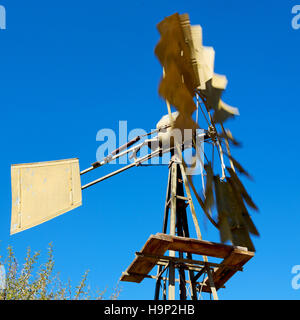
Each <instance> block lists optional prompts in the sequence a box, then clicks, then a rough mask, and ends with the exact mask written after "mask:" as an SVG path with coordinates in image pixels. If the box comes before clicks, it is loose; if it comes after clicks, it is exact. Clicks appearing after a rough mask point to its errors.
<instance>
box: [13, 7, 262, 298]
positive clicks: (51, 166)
mask: <svg viewBox="0 0 300 320" xmlns="http://www.w3.org/2000/svg"><path fill="white" fill-rule="evenodd" d="M157 28H158V30H159V33H160V35H161V38H160V41H159V42H158V44H157V46H156V48H155V54H156V56H157V58H158V60H159V61H160V63H161V65H162V68H163V76H162V79H161V82H160V85H159V95H160V96H161V97H162V98H163V99H164V100H165V101H166V105H167V110H168V114H167V115H166V116H164V117H163V118H162V119H161V120H160V121H159V122H158V123H157V126H156V129H155V130H154V131H152V132H149V133H147V134H145V135H144V136H137V137H136V138H135V139H133V140H131V141H129V142H128V143H126V144H125V145H123V146H120V147H119V148H118V149H116V150H114V151H113V152H111V153H110V154H109V155H108V156H106V157H105V158H104V159H102V160H101V161H97V162H94V163H93V164H91V166H90V167H88V168H87V169H85V170H83V171H80V169H79V160H78V159H66V160H59V161H49V162H41V163H32V164H19V165H12V168H11V173H12V218H11V234H14V233H17V232H20V231H23V230H26V229H28V228H31V227H33V226H36V225H38V224H40V223H43V222H46V221H47V220H50V219H52V218H54V217H56V216H58V215H60V214H63V213H65V212H67V211H70V210H72V209H74V208H76V207H79V206H81V205H82V191H83V190H85V189H87V188H89V187H91V186H93V185H95V184H98V183H100V182H101V181H103V180H106V179H109V178H111V177H113V176H114V175H117V174H119V173H121V172H123V171H125V170H129V169H131V168H134V167H137V166H141V165H143V163H145V162H146V161H148V160H150V159H152V158H154V157H162V156H163V155H165V154H169V155H170V161H169V176H168V177H169V178H168V184H167V195H166V202H165V210H164V217H163V227H162V231H161V233H157V234H155V235H151V236H150V237H149V239H148V240H147V242H146V243H145V245H144V247H143V248H142V249H141V250H140V251H139V252H136V257H135V259H134V260H133V262H132V263H131V265H130V266H129V267H128V268H127V270H126V271H125V272H124V273H123V274H122V276H121V278H120V280H121V281H129V282H136V283H140V282H142V281H143V280H144V279H145V278H152V279H155V280H156V286H155V294H154V298H155V299H156V300H158V299H161V298H162V299H170V300H173V299H176V298H177V297H179V298H180V299H181V300H185V299H188V298H191V299H193V300H197V299H199V298H200V296H201V295H202V293H204V292H207V293H209V294H211V295H212V296H213V298H214V299H218V294H217V290H218V289H220V288H223V287H224V284H225V283H226V282H227V281H228V280H229V279H230V278H231V277H232V276H233V275H234V274H235V273H236V272H237V271H241V270H242V267H243V265H244V264H245V263H246V262H247V261H249V260H250V259H251V258H252V257H253V256H254V251H255V249H254V245H253V243H252V240H251V237H250V234H253V235H257V236H258V231H257V229H256V227H255V225H254V223H253V222H252V219H251V216H250V214H249V213H248V209H247V207H250V208H252V209H254V210H257V207H256V205H255V204H254V202H253V200H252V199H251V197H250V196H249V194H248V193H247V191H246V189H245V187H244V186H243V183H242V182H241V180H240V178H239V174H243V175H245V176H247V177H250V175H249V174H248V173H247V171H246V170H245V169H243V167H242V166H241V165H240V164H239V163H238V162H237V161H236V160H235V159H234V158H233V157H232V154H231V150H230V146H231V145H236V146H237V145H239V143H238V142H237V141H236V140H235V139H234V137H233V136H232V134H231V132H230V131H229V130H228V129H226V128H225V127H224V123H225V122H226V120H227V119H229V118H233V117H235V116H236V115H238V109H236V108H234V107H231V106H229V105H227V104H226V103H225V102H223V101H222V100H221V96H222V92H223V91H224V90H225V88H226V86H227V79H226V77H225V76H222V75H218V74H215V73H214V57H215V52H214V49H213V48H212V47H205V46H203V44H202V29H201V27H200V26H191V25H190V20H189V16H188V15H187V14H183V15H180V14H178V13H176V14H173V15H171V16H169V17H167V18H165V19H164V20H162V21H161V22H160V23H159V24H158V25H157ZM172 107H173V108H175V112H174V110H173V112H172ZM201 121H202V123H200V122H201ZM186 131H188V132H189V133H190V134H189V135H188V136H186V135H185V132H186ZM199 141H200V143H199ZM204 146H208V147H209V148H207V147H205V148H204ZM142 148H147V150H148V151H147V154H146V155H143V156H141V155H140V154H139V151H140V150H141V149H142ZM188 149H190V150H192V151H193V156H192V160H193V161H192V162H191V163H187V162H186V159H185V157H183V151H185V150H188ZM126 155H130V157H131V159H132V162H131V163H130V164H128V165H126V166H124V167H122V168H120V169H118V170H116V171H113V172H111V173H109V174H107V175H105V176H102V177H100V178H98V179H96V180H94V181H91V182H89V183H87V184H85V185H81V176H83V175H86V174H87V173H89V172H90V171H93V170H96V169H97V168H100V167H102V166H104V165H106V164H109V163H110V162H112V161H113V160H116V159H118V158H120V157H122V156H126ZM197 163H198V164H199V163H200V169H201V170H200V171H201V184H200V185H199V183H198V182H197V183H196V182H195V179H194V177H195V176H194V175H193V172H194V170H195V168H196V164H197ZM192 192H193V194H194V197H195V198H196V199H197V201H198V202H199V205H200V207H201V210H202V212H203V213H204V215H205V217H206V218H207V219H208V220H209V221H210V222H211V224H212V225H213V226H214V227H216V228H217V229H218V230H219V233H220V240H221V243H215V242H209V241H205V240H203V239H202V234H201V231H200V227H199V223H198V218H197V214H196V210H195V206H194V203H193V197H192ZM188 207H189V211H190V213H191V220H192V226H193V228H194V230H195V232H196V235H197V238H195V239H194V238H191V229H190V225H189V219H188V214H187V211H188V210H187V208H188ZM228 241H230V242H232V245H228V244H225V242H228ZM167 251H168V252H169V255H165V253H166V252H167ZM195 255H196V256H200V258H197V259H195V258H194V256H195ZM210 257H213V258H214V259H215V260H218V259H219V260H220V259H221V261H219V260H218V261H217V262H215V261H213V262H212V261H209V260H211V259H210ZM155 266H157V274H156V275H151V274H150V272H151V271H152V270H153V268H154V267H155ZM176 274H178V278H177V279H176ZM201 278H203V279H202V281H200V279H201ZM176 288H178V289H179V290H178V294H177V295H176Z"/></svg>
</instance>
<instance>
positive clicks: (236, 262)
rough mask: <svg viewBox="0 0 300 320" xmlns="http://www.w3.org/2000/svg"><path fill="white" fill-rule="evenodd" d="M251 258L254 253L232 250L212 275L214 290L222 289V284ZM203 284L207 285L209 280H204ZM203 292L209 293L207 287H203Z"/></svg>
mask: <svg viewBox="0 0 300 320" xmlns="http://www.w3.org/2000/svg"><path fill="white" fill-rule="evenodd" d="M253 256H254V252H251V251H246V250H241V249H233V251H232V252H231V254H230V255H229V256H228V257H226V258H225V259H224V260H223V262H222V263H221V264H220V267H219V268H217V269H216V270H215V271H214V273H213V281H214V283H215V286H216V289H217V290H218V289H219V288H221V287H223V286H224V284H225V283H226V282H227V281H228V280H229V279H230V278H231V277H232V276H233V275H234V274H235V273H236V272H237V271H238V270H239V269H241V268H242V267H243V265H244V264H245V263H246V262H248V261H249V260H250V259H251V258H252V257H253ZM232 266H235V268H236V269H233V268H232ZM204 283H206V284H208V283H209V279H208V278H206V279H205V280H204ZM207 290H208V291H207ZM203 291H204V292H210V290H209V288H208V287H204V288H203Z"/></svg>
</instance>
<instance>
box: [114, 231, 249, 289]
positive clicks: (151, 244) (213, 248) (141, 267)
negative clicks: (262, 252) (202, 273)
mask: <svg viewBox="0 0 300 320" xmlns="http://www.w3.org/2000/svg"><path fill="white" fill-rule="evenodd" d="M167 250H173V251H179V252H188V253H192V254H197V255H205V256H208V257H215V258H220V259H223V261H221V262H220V263H218V264H216V263H212V264H209V263H208V265H210V266H211V267H213V269H214V271H213V280H214V283H215V287H216V289H217V290H218V289H219V288H221V287H223V286H224V284H225V283H226V282H227V281H228V280H229V279H230V278H231V277H232V276H233V275H234V274H235V273H236V272H237V271H239V270H241V269H242V267H243V265H244V264H245V263H246V262H247V261H249V260H250V259H251V258H252V257H253V256H254V252H250V251H248V250H247V249H246V248H242V247H234V246H230V245H225V244H220V243H214V242H209V241H204V240H197V239H191V238H184V237H177V236H171V235H167V234H163V233H157V234H156V235H151V236H150V237H149V239H148V240H147V242H146V244H145V245H144V247H143V248H142V250H141V251H140V252H139V253H138V255H137V256H136V258H135V259H134V260H133V262H132V263H131V265H130V266H129V267H128V268H127V270H126V271H125V272H123V274H122V276H121V278H120V281H129V282H136V283H140V282H141V281H142V280H143V279H144V278H145V277H149V276H148V274H149V273H150V272H151V270H152V269H153V267H154V266H155V265H156V264H157V263H158V262H159V261H161V260H162V259H164V257H165V259H166V260H167V259H169V257H167V256H164V254H165V252H166V251H167ZM175 259H176V258H175ZM186 261H188V260H186ZM188 262H190V261H188ZM197 263H198V264H199V267H201V262H200V261H198V262H197ZM202 264H203V265H204V262H203V263H202ZM202 291H204V292H205V291H206V292H210V287H209V285H208V279H205V280H204V286H203V290H202Z"/></svg>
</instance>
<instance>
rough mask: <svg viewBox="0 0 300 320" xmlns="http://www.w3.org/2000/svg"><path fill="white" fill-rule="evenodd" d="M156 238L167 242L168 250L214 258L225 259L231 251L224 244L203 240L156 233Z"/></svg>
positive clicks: (230, 247)
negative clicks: (168, 242) (168, 243)
mask: <svg viewBox="0 0 300 320" xmlns="http://www.w3.org/2000/svg"><path fill="white" fill-rule="evenodd" d="M156 236H157V237H159V238H160V239H164V240H169V241H170V245H169V248H168V249H169V250H174V251H179V252H188V253H193V254H199V255H205V256H210V257H215V258H223V259H224V258H226V257H227V256H228V255H229V254H230V253H231V251H232V250H233V246H229V245H226V244H221V243H215V242H210V241H205V240H197V239H192V238H185V237H178V236H170V235H166V234H161V233H157V234H156Z"/></svg>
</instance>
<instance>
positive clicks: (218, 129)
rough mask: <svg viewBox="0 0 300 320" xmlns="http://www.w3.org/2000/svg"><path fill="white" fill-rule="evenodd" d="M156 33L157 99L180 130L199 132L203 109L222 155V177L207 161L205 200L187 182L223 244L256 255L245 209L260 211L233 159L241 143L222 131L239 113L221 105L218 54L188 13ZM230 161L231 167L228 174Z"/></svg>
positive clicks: (167, 22)
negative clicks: (216, 66)
mask: <svg viewBox="0 0 300 320" xmlns="http://www.w3.org/2000/svg"><path fill="white" fill-rule="evenodd" d="M157 28H158V31H159V33H160V35H161V38H160V40H159V42H158V44H157V46H156V48H155V53H156V55H157V58H158V60H159V61H160V63H161V65H162V67H163V78H162V80H161V83H160V86H159V94H160V96H162V97H163V98H164V99H165V100H166V102H167V106H168V112H169V114H170V113H171V106H173V107H174V108H175V109H176V110H177V111H178V112H179V117H178V118H177V119H180V120H181V121H180V122H179V121H178V120H175V121H173V123H172V125H173V127H175V128H176V127H177V128H181V129H183V128H197V127H198V121H195V120H194V113H195V111H196V112H197V115H198V109H201V111H202V114H203V116H204V118H205V119H206V122H207V124H206V125H207V136H208V138H210V143H211V144H212V145H213V147H215V148H216V149H217V151H218V155H219V160H220V167H219V168H218V169H219V171H220V175H219V172H216V173H215V170H216V168H215V166H213V165H212V163H213V162H214V161H213V159H209V157H207V156H205V158H206V166H205V169H206V188H205V190H204V194H205V196H204V197H202V196H201V192H199V191H198V190H199V188H198V187H197V186H195V185H194V183H193V178H192V177H189V183H190V186H191V188H192V189H193V191H194V193H195V195H196V197H197V199H198V201H199V203H200V205H201V207H202V209H203V211H204V213H205V215H206V216H207V218H208V219H209V220H210V221H211V222H212V223H213V224H214V225H215V226H216V227H217V228H218V229H219V230H220V235H221V240H222V241H227V240H230V241H232V242H233V243H234V244H235V245H240V246H246V247H248V248H249V249H251V250H254V246H253V243H252V241H251V239H250V237H249V233H252V234H255V235H258V232H257V230H256V228H255V226H254V224H253V222H252V220H251V217H250V215H249V214H248V212H247V209H246V204H247V205H249V206H250V207H251V208H252V209H255V210H257V207H256V206H255V204H254V203H253V201H252V200H250V199H249V198H250V197H249V196H248V194H247V192H246V191H245V188H244V186H243V184H242V182H241V181H240V180H239V178H238V176H237V174H236V169H237V171H238V172H240V173H242V174H246V175H247V176H248V177H249V174H248V173H247V171H246V170H244V169H243V168H242V166H241V165H240V164H239V163H238V162H237V161H236V160H235V159H234V158H233V157H232V155H231V151H230V144H231V142H233V143H234V144H237V142H236V141H235V139H233V137H232V135H231V133H230V131H229V130H227V129H225V128H224V126H223V123H224V122H225V121H227V120H228V119H229V118H234V117H235V116H236V115H239V111H238V109H237V108H234V107H231V106H229V105H227V104H226V103H225V102H223V101H222V100H221V97H222V93H223V91H224V90H225V89H226V86H227V79H226V77H225V76H223V75H219V74H216V73H215V72H214V59H215V51H214V49H213V48H212V47H205V46H203V43H202V28H201V26H191V25H190V20H189V16H188V15H187V14H182V15H180V14H178V13H175V14H173V15H171V16H169V17H167V18H165V19H164V20H163V21H161V22H160V23H159V24H158V25H157ZM197 119H198V116H197ZM225 149H226V151H225ZM213 150H214V149H213ZM213 157H214V154H213V155H212V158H213ZM226 161H227V162H228V163H229V165H230V166H229V168H228V169H227V170H226V169H225V168H226ZM197 189H198V190H197ZM229 190H230V191H229ZM214 206H216V208H217V210H216V211H217V218H216V219H213V217H212V215H211V211H212V209H213V207H214Z"/></svg>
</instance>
